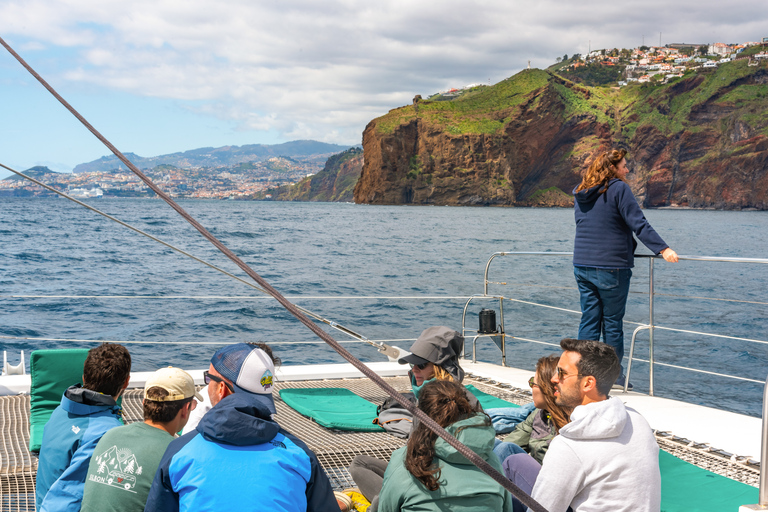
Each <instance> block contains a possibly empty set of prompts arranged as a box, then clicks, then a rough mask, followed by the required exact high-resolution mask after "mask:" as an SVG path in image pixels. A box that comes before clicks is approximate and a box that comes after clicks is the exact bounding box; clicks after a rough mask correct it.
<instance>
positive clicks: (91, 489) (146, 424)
mask: <svg viewBox="0 0 768 512" xmlns="http://www.w3.org/2000/svg"><path fill="white" fill-rule="evenodd" d="M193 398H197V399H199V400H202V396H200V395H199V394H198V393H197V392H196V391H195V381H194V380H193V379H192V377H191V376H190V375H189V374H188V373H187V372H185V371H184V370H181V369H179V368H173V367H170V366H169V367H168V368H161V369H159V370H157V371H156V372H155V373H154V374H152V376H151V377H150V378H149V379H148V380H147V382H146V384H145V386H144V404H143V405H144V421H143V422H135V423H131V424H130V425H126V426H124V427H118V428H115V429H112V430H110V431H109V432H107V433H106V434H104V437H102V438H101V441H99V444H97V445H96V449H95V450H94V452H93V457H91V463H90V465H89V466H88V474H87V478H86V481H85V491H84V494H83V508H82V509H81V512H141V511H142V510H144V506H145V505H146V502H147V495H148V494H149V488H150V486H151V485H152V480H153V479H154V477H155V472H157V467H158V466H159V465H160V459H161V458H162V456H163V453H165V449H166V448H167V447H168V444H169V443H170V442H171V441H173V438H174V435H175V434H176V432H179V431H180V430H181V429H182V428H183V427H184V424H185V423H186V422H187V420H188V419H189V415H190V413H191V412H192V411H193V410H194V408H195V405H196V404H197V402H196V401H195V400H194V399H193Z"/></svg>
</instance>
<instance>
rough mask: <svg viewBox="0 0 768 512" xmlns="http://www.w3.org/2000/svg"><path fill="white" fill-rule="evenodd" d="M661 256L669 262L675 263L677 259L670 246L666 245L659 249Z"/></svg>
mask: <svg viewBox="0 0 768 512" xmlns="http://www.w3.org/2000/svg"><path fill="white" fill-rule="evenodd" d="M661 257H662V258H664V261H668V262H670V263H677V262H678V261H679V260H678V258H677V253H676V252H675V251H673V250H672V248H670V247H667V248H666V249H664V250H663V251H661Z"/></svg>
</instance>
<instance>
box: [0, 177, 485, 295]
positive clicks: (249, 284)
mask: <svg viewBox="0 0 768 512" xmlns="http://www.w3.org/2000/svg"><path fill="white" fill-rule="evenodd" d="M0 167H4V166H3V164H0ZM234 277H235V279H239V278H238V277H237V276H234ZM243 282H244V283H245V284H247V285H248V286H251V287H253V288H256V287H255V286H254V285H253V283H249V282H247V281H243ZM256 289H258V288H256ZM271 298H272V297H255V296H253V295H3V294H0V299H157V300H164V299H170V300H176V299H187V300H224V299H227V300H235V299H236V300H264V299H271ZM285 298H286V299H294V300H362V299H366V300H467V299H469V298H470V297H469V296H461V297H454V296H445V297H439V296H417V295H413V296H407V295H397V296H390V297H388V296H375V295H339V296H335V295H286V296H285Z"/></svg>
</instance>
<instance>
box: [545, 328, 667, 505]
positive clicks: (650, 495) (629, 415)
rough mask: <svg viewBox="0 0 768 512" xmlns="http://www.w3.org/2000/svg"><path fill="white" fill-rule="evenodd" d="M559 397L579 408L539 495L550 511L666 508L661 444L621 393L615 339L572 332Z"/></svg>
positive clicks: (556, 446) (554, 446)
mask: <svg viewBox="0 0 768 512" xmlns="http://www.w3.org/2000/svg"><path fill="white" fill-rule="evenodd" d="M560 347H561V348H562V349H563V353H562V355H561V356H560V361H559V363H558V365H557V373H556V374H555V375H554V376H553V377H552V382H553V383H554V384H555V401H556V402H557V404H558V405H560V406H563V407H573V408H574V409H573V412H572V413H571V421H570V423H568V424H567V425H565V426H564V427H563V428H561V429H560V433H559V435H557V436H555V438H554V439H553V440H552V443H551V444H550V446H549V450H548V451H547V455H546V457H544V463H543V465H542V467H541V472H540V473H539V475H538V477H537V478H536V484H535V485H534V487H533V492H532V493H531V496H532V497H533V498H534V499H535V500H536V501H538V502H539V503H540V504H541V505H543V506H544V508H546V509H547V510H548V511H549V512H565V511H566V510H567V509H568V507H569V506H570V507H571V508H572V509H573V512H580V511H592V510H611V511H612V512H619V511H627V512H629V511H632V512H653V511H656V512H658V510H659V507H660V505H661V476H660V474H659V446H658V444H657V443H656V439H655V438H654V436H653V432H652V431H651V427H650V426H648V422H646V421H645V419H644V418H643V417H642V416H641V415H640V414H639V413H638V412H637V411H635V410H634V409H631V408H629V407H626V406H625V405H624V403H623V402H622V401H621V400H620V399H618V398H615V397H609V396H608V393H609V392H610V390H611V386H612V385H613V383H614V382H616V379H617V378H618V376H619V373H621V366H620V364H619V359H618V357H616V352H615V351H614V350H613V348H612V347H611V346H610V345H606V344H605V343H600V342H598V341H585V340H574V339H564V340H562V341H561V342H560Z"/></svg>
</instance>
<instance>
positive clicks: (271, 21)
mask: <svg viewBox="0 0 768 512" xmlns="http://www.w3.org/2000/svg"><path fill="white" fill-rule="evenodd" d="M767 21H768V9H766V8H765V0H744V1H743V2H740V3H739V4H738V6H737V7H727V6H726V5H725V4H723V3H721V2H715V1H712V0H696V1H692V0H677V1H675V2H668V1H664V2H661V1H657V0H645V1H642V2H640V1H630V2H627V1H621V0H591V1H590V2H588V3H584V2H573V1H570V0H524V1H519V0H498V1H497V0H486V1H468V0H464V1H458V0H456V1H454V0H443V1H437V0H419V1H417V2H412V1H408V2H406V1H401V0H391V1H386V0H385V1H371V0H359V1H358V0H346V1H338V0H324V1H319V0H315V1H309V0H279V1H272V0H257V1H254V0H216V1H215V2H213V1H210V0H130V1H125V0H93V1H91V0H0V37H2V38H3V39H4V40H5V41H6V42H7V43H8V44H9V45H10V46H11V47H13V48H14V49H15V50H16V52H18V53H19V54H20V55H21V57H22V58H23V59H25V60H26V61H27V62H28V63H29V64H30V65H31V66H32V68H33V69H35V70H36V71H37V72H38V73H39V74H40V75H41V76H42V77H43V78H44V79H45V80H46V81H48V83H50V84H51V86H53V87H54V88H55V89H56V90H57V91H58V92H59V94H61V95H62V96H63V97H64V98H65V99H66V100H67V101H68V102H69V103H70V104H72V105H73V106H74V107H75V108H76V109H77V110H79V111H80V113H81V114H82V115H83V117H85V118H86V119H87V120H88V121H89V122H90V123H91V124H92V125H93V126H94V127H95V128H96V129H97V130H99V131H101V132H102V134H103V135H104V136H105V137H106V138H107V139H108V140H110V141H111V142H112V143H113V144H114V145H115V146H116V147H117V148H119V149H120V150H121V151H122V152H124V153H127V152H133V153H136V154H138V155H140V156H144V157H149V156H156V155H161V154H167V153H173V152H178V151H186V150H189V149H195V148H199V147H206V146H211V147H220V146H227V145H237V146H240V145H244V144H276V143H281V142H288V141H291V140H298V139H313V140H319V141H323V142H330V143H336V144H349V145H354V144H360V143H361V142H362V132H363V130H364V129H365V126H366V125H367V123H368V122H369V121H371V120H372V119H374V118H376V117H378V116H381V115H383V114H386V113H387V112H388V111H389V110H390V109H392V108H396V107H399V106H402V105H406V104H410V103H411V101H412V99H413V97H414V96H415V95H416V94H421V95H422V96H424V97H426V96H428V95H431V94H433V93H435V92H438V91H440V90H446V89H448V88H451V87H462V86H464V85H468V84H473V83H482V84H494V83H497V82H499V81H501V80H503V79H505V78H507V77H510V76H512V75H514V74H516V73H518V72H519V71H521V70H523V69H525V68H526V67H527V66H528V62H529V61H530V65H531V67H537V68H546V67H548V66H550V65H551V64H553V63H554V62H555V61H556V59H557V58H558V57H562V56H563V55H572V54H574V53H582V54H584V53H586V52H587V51H588V50H589V49H590V48H591V49H593V50H594V49H601V48H614V47H618V48H634V47H637V46H640V45H641V44H643V43H645V44H646V45H655V44H658V43H659V41H661V44H662V45H664V44H668V43H682V42H685V43H714V42H728V43H737V42H738V43H740V42H746V41H760V40H761V39H762V38H763V37H768V23H767ZM0 88H1V90H2V103H0V163H3V164H5V165H8V166H10V167H12V168H15V169H17V170H25V169H28V168H30V167H33V166H36V165H45V166H48V167H49V168H51V169H52V170H54V171H58V172H69V171H71V170H72V168H73V167H74V166H75V165H77V164H79V163H84V162H89V161H92V160H95V159H97V158H100V157H101V156H104V155H107V154H109V150H108V149H107V148H106V147H104V146H103V145H102V144H101V143H100V142H99V141H98V140H97V139H96V138H95V137H94V136H93V135H91V134H90V133H89V132H88V131H87V130H86V129H85V128H84V127H82V125H80V123H79V122H78V121H77V120H76V119H75V118H74V117H73V116H72V115H71V114H70V113H69V112H67V111H66V110H65V109H64V107H63V106H61V105H60V104H59V103H58V102H57V101H56V100H55V99H54V98H53V97H52V96H51V95H50V93H48V91H46V90H45V89H44V88H43V87H42V86H41V85H40V84H39V83H37V81H36V80H35V79H34V78H33V77H32V76H31V75H30V74H29V73H28V72H27V71H26V70H25V69H24V68H23V67H22V66H21V65H20V64H19V63H18V62H17V61H16V60H15V59H14V58H13V57H12V56H11V55H10V54H9V53H8V52H6V51H5V49H2V48H0ZM8 174H9V173H8V172H7V171H0V177H3V176H6V175H8Z"/></svg>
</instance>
